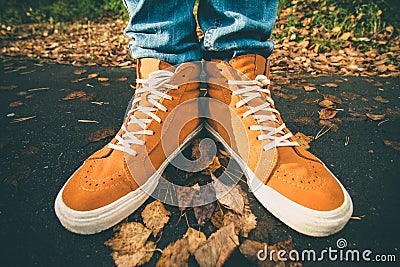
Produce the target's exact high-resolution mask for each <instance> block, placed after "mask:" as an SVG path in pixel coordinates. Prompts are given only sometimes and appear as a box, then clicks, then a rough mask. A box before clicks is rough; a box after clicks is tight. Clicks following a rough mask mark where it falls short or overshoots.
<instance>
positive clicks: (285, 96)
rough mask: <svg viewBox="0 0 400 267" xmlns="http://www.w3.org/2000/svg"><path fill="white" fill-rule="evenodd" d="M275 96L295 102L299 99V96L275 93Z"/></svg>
mask: <svg viewBox="0 0 400 267" xmlns="http://www.w3.org/2000/svg"><path fill="white" fill-rule="evenodd" d="M274 95H275V96H276V97H280V98H283V99H287V100H295V99H297V95H292V94H284V93H282V92H274Z"/></svg>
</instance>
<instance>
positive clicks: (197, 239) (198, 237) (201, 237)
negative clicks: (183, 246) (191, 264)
mask: <svg viewBox="0 0 400 267" xmlns="http://www.w3.org/2000/svg"><path fill="white" fill-rule="evenodd" d="M183 238H186V239H187V241H188V250H189V253H190V254H194V252H195V251H196V249H197V248H198V247H199V246H200V245H201V244H202V243H203V242H205V241H206V239H207V238H206V235H205V234H204V233H203V232H201V231H197V230H195V229H193V228H191V227H189V229H188V230H187V232H186V234H185V235H184V236H183Z"/></svg>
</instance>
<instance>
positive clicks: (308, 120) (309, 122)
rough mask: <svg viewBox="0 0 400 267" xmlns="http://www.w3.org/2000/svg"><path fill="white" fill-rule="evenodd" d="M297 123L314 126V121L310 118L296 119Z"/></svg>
mask: <svg viewBox="0 0 400 267" xmlns="http://www.w3.org/2000/svg"><path fill="white" fill-rule="evenodd" d="M294 122H295V123H298V124H303V125H313V124H314V121H313V119H311V118H310V117H299V118H295V119H294Z"/></svg>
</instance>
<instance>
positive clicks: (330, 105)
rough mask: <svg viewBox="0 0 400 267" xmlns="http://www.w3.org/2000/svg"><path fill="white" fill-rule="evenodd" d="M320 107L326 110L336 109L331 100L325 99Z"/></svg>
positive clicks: (320, 103)
mask: <svg viewBox="0 0 400 267" xmlns="http://www.w3.org/2000/svg"><path fill="white" fill-rule="evenodd" d="M318 105H319V106H321V107H324V108H335V104H334V103H333V102H332V101H330V100H329V99H324V100H322V101H320V102H319V103H318Z"/></svg>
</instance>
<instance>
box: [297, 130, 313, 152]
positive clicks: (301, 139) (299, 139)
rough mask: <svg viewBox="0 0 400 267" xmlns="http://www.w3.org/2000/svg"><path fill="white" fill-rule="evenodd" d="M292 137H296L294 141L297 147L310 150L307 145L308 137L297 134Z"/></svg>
mask: <svg viewBox="0 0 400 267" xmlns="http://www.w3.org/2000/svg"><path fill="white" fill-rule="evenodd" d="M294 137H296V141H297V143H299V145H300V146H301V147H302V148H304V149H305V150H307V149H309V148H310V145H309V143H310V142H311V138H310V137H308V136H307V135H305V134H303V133H300V132H297V133H296V134H295V135H294Z"/></svg>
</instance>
